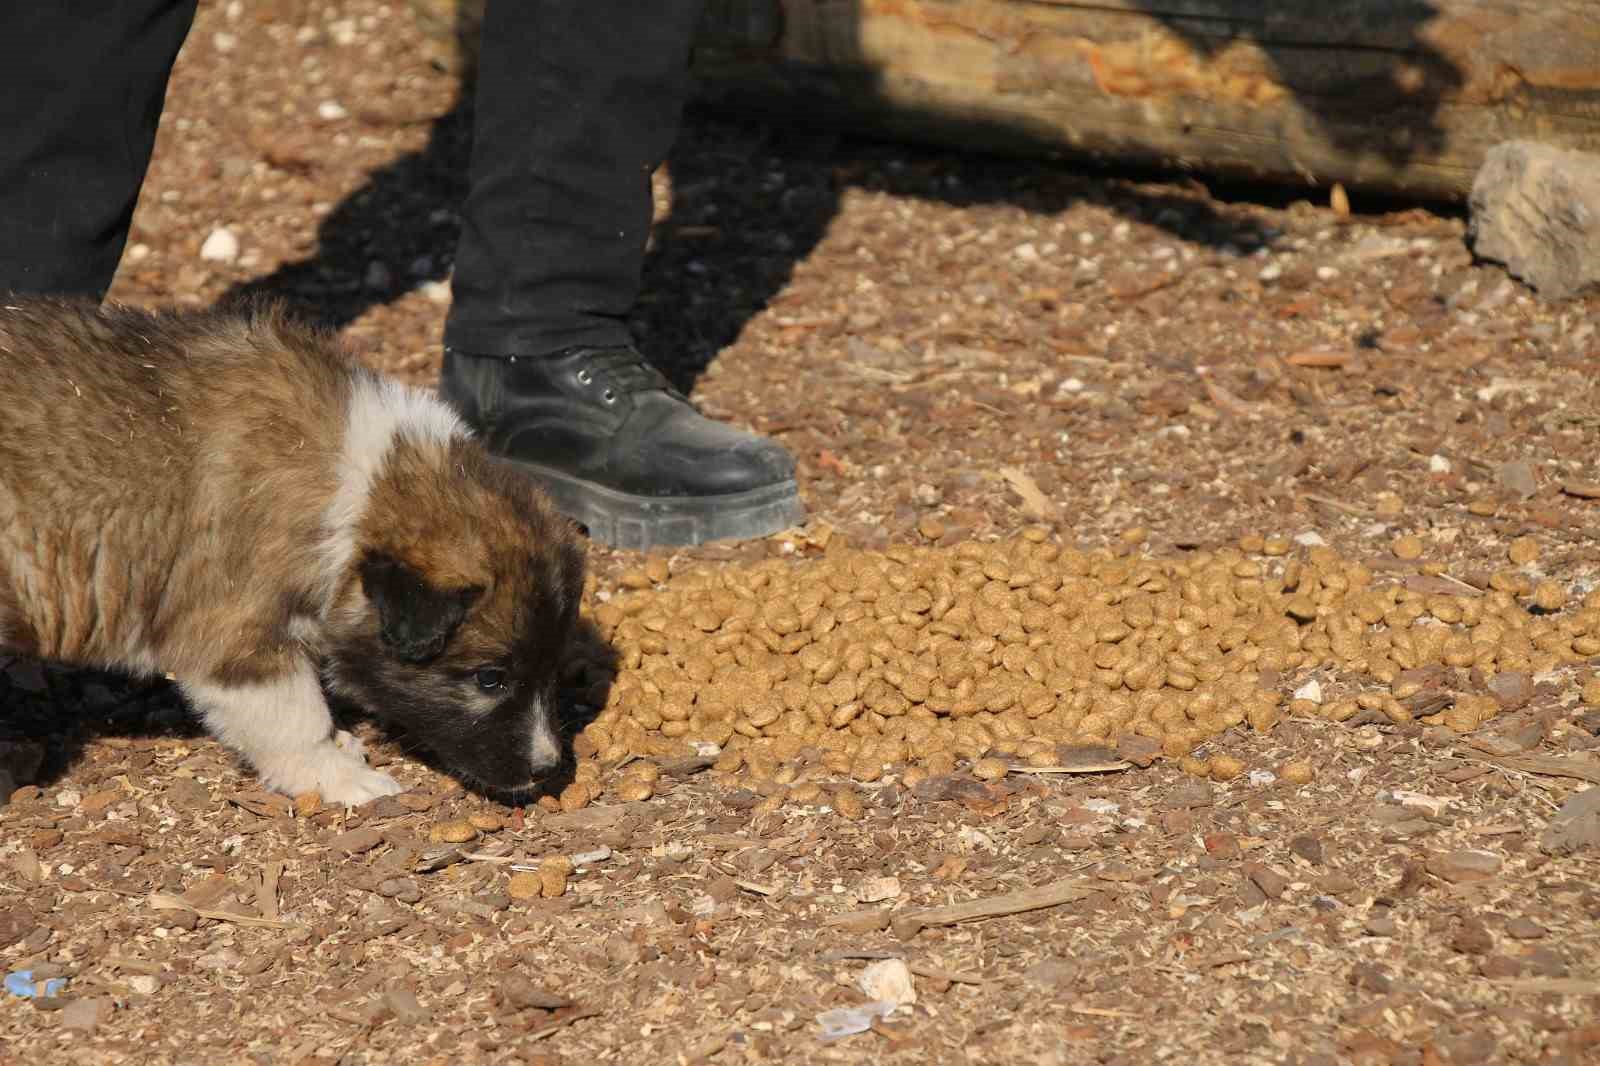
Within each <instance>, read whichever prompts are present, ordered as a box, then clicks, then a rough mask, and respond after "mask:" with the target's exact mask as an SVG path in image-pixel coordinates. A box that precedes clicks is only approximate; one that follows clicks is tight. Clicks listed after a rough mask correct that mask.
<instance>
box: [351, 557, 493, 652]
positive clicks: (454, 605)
mask: <svg viewBox="0 0 1600 1066" xmlns="http://www.w3.org/2000/svg"><path fill="white" fill-rule="evenodd" d="M361 589H362V591H363V592H365V593H366V594H367V599H369V600H371V601H372V605H373V607H375V608H377V611H378V635H379V636H380V637H382V638H383V642H384V644H386V645H387V646H388V647H389V648H391V649H393V651H394V653H395V655H396V656H397V657H399V658H401V659H403V660H405V661H406V662H408V663H425V662H427V661H428V660H429V659H433V658H436V657H437V656H438V655H439V653H440V652H442V651H444V646H445V645H446V644H448V643H450V635H451V634H452V633H454V632H455V631H456V627H457V626H459V625H460V624H461V620H462V619H463V618H465V617H466V616H467V610H468V609H469V608H470V607H471V606H472V605H473V603H474V602H476V600H477V599H478V597H479V596H481V595H483V588H482V587H481V586H478V585H472V586H470V587H468V588H462V589H441V588H435V587H434V586H432V585H430V584H428V582H427V580H426V579H424V578H423V576H422V575H421V574H420V573H418V572H417V571H416V570H414V569H412V568H411V567H409V566H407V565H406V564H405V563H402V562H400V561H399V560H398V559H396V558H394V557H393V556H389V555H379V554H373V555H368V556H367V557H366V558H365V559H363V560H362V561H361Z"/></svg>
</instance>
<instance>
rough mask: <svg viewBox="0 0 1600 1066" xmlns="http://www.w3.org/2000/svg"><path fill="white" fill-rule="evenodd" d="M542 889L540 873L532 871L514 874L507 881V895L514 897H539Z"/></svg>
mask: <svg viewBox="0 0 1600 1066" xmlns="http://www.w3.org/2000/svg"><path fill="white" fill-rule="evenodd" d="M541 891H542V884H541V882H540V880H539V875H538V874H536V873H533V872H532V871H528V870H525V871H523V872H522V873H517V874H512V875H511V880H509V881H507V882H506V895H508V896H510V897H511V898H512V899H524V900H526V899H538V898H539V895H540V892H541Z"/></svg>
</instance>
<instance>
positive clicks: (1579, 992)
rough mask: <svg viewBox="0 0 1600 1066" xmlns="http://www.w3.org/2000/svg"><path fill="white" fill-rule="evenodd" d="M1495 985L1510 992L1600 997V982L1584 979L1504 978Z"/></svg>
mask: <svg viewBox="0 0 1600 1066" xmlns="http://www.w3.org/2000/svg"><path fill="white" fill-rule="evenodd" d="M1494 983H1495V984H1496V985H1497V986H1499V987H1500V988H1504V989H1506V990H1507V991H1510V992H1531V993H1549V994H1552V995H1557V996H1600V981H1596V980H1593V979H1586V978H1582V977H1502V978H1500V979H1499V980H1497V981H1495V982H1494Z"/></svg>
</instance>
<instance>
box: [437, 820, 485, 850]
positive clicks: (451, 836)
mask: <svg viewBox="0 0 1600 1066" xmlns="http://www.w3.org/2000/svg"><path fill="white" fill-rule="evenodd" d="M428 839H429V840H431V841H433V843H435V844H465V843H466V842H467V841H469V840H476V839H478V831H477V830H476V829H474V828H473V827H472V823H471V822H467V821H464V820H461V819H455V820H452V821H448V822H440V823H439V824H437V825H435V826H434V827H433V828H432V829H430V830H428Z"/></svg>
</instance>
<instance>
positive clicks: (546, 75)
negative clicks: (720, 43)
mask: <svg viewBox="0 0 1600 1066" xmlns="http://www.w3.org/2000/svg"><path fill="white" fill-rule="evenodd" d="M702 3H703V0H654V2H651V3H639V2H638V0H538V2H537V3H527V2H519V0H509V2H507V0H490V3H489V4H488V5H487V8H486V10H485V14H484V23H483V43H482V45H481V47H480V50H479V66H478V85H477V109H476V117H475V122H474V127H473V147H472V173H471V188H470V191H469V192H468V194H467V201H466V205H465V208H464V210H463V212H462V215H463V217H462V233H461V242H460V247H459V248H458V249H457V253H456V265H455V276H454V278H453V280H452V288H453V293H454V303H453V305H452V307H451V309H450V317H449V320H448V322H447V323H446V326H445V335H444V342H445V345H446V346H448V347H450V348H452V349H455V350H458V351H466V352H474V353H476V354H479V355H526V354H530V353H538V352H550V351H556V350H558V349H561V348H567V347H572V346H575V345H588V346H592V347H603V346H610V345H625V344H628V343H630V342H631V338H630V336H629V334H628V331H627V327H626V325H625V324H624V321H623V319H624V317H625V316H626V315H627V314H628V312H629V310H630V309H631V308H632V306H633V302H634V298H635V296H636V295H637V294H638V289H639V270H640V267H641V265H642V263H643V257H644V248H645V241H646V239H647V237H648V236H649V233H650V217H651V199H650V175H651V173H652V172H653V171H654V170H655V169H656V167H658V166H659V165H660V164H661V161H662V160H663V159H664V158H666V154H667V152H668V151H669V150H670V149H671V147H672V142H673V139H674V138H675V136H676V134H677V130H678V123H679V117H680V112H681V111H682V108H683V100H684V96H685V94H686V93H687V90H688V79H689V68H688V59H689V47H690V40H691V37H692V35H693V31H694V26H695V23H696V21H697V20H698V18H699V12H700V8H701V6H702Z"/></svg>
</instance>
